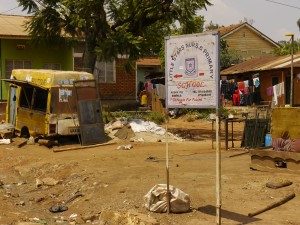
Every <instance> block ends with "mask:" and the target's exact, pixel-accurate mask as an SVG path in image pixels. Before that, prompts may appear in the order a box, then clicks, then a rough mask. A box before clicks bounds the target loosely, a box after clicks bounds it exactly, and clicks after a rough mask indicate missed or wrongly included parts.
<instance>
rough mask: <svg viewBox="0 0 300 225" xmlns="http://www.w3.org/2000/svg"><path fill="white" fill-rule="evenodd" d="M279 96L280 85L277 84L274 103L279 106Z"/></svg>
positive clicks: (274, 87) (274, 89)
mask: <svg viewBox="0 0 300 225" xmlns="http://www.w3.org/2000/svg"><path fill="white" fill-rule="evenodd" d="M278 95H279V85H278V84H276V85H274V86H273V101H274V104H275V105H278V97H279V96H278Z"/></svg>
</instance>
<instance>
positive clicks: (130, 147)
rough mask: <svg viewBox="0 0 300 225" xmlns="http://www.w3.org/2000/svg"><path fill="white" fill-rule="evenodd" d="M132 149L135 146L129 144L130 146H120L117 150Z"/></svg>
mask: <svg viewBox="0 0 300 225" xmlns="http://www.w3.org/2000/svg"><path fill="white" fill-rule="evenodd" d="M132 148H133V146H132V145H131V144H129V145H120V146H118V147H117V150H130V149H132Z"/></svg>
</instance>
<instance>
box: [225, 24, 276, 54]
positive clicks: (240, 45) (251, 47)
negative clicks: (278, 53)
mask: <svg viewBox="0 0 300 225" xmlns="http://www.w3.org/2000/svg"><path fill="white" fill-rule="evenodd" d="M222 39H224V40H226V42H227V44H228V46H229V49H230V50H235V51H237V52H238V54H240V55H241V56H242V58H243V59H250V58H256V57H259V56H263V55H268V54H272V51H273V50H274V49H275V48H276V47H275V46H274V45H273V44H271V43H270V42H269V41H267V40H265V39H264V38H262V37H261V36H260V35H258V34H257V33H255V32H254V31H252V30H251V29H249V28H248V27H242V28H240V29H239V30H237V31H236V32H234V33H232V34H230V35H228V36H226V37H224V38H222Z"/></svg>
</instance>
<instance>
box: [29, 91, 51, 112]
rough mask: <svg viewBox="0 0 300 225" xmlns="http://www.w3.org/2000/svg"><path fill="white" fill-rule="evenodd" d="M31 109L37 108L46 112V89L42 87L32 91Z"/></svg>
mask: <svg viewBox="0 0 300 225" xmlns="http://www.w3.org/2000/svg"><path fill="white" fill-rule="evenodd" d="M33 93H34V94H33V98H34V99H33V105H32V109H33V110H38V111H42V112H46V110H47V98H48V91H47V90H44V89H42V88H35V89H34V92H33Z"/></svg>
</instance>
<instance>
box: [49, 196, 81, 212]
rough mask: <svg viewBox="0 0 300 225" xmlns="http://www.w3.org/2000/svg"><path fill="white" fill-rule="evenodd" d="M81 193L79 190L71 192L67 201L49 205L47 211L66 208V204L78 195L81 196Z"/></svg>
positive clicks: (58, 210) (57, 210)
mask: <svg viewBox="0 0 300 225" xmlns="http://www.w3.org/2000/svg"><path fill="white" fill-rule="evenodd" d="M82 196H83V194H82V193H81V192H76V193H75V194H73V195H72V196H71V197H70V198H69V199H68V200H67V201H65V202H63V203H56V204H55V205H53V206H51V207H50V209H49V211H50V212H52V213H58V212H64V211H67V210H68V206H67V204H69V203H71V202H72V201H74V200H75V199H76V198H78V197H82Z"/></svg>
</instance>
